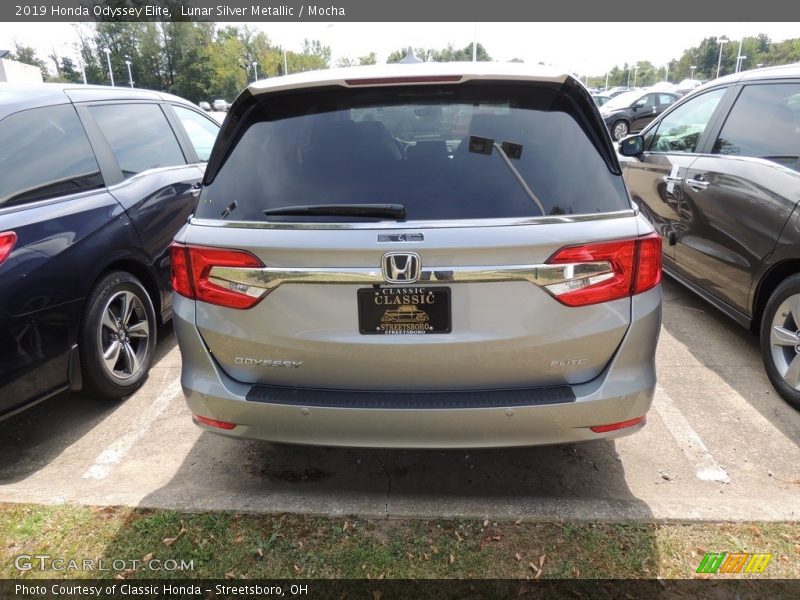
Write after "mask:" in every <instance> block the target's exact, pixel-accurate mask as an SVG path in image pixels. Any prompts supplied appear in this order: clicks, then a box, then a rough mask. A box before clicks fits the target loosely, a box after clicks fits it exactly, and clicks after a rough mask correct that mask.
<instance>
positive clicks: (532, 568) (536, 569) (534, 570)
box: [528, 562, 539, 573]
mask: <svg viewBox="0 0 800 600" xmlns="http://www.w3.org/2000/svg"><path fill="white" fill-rule="evenodd" d="M528 566H529V567H530V569H531V571H533V572H534V573H537V572H538V571H539V567H537V566H536V565H535V564H533V563H532V562H529V563H528Z"/></svg>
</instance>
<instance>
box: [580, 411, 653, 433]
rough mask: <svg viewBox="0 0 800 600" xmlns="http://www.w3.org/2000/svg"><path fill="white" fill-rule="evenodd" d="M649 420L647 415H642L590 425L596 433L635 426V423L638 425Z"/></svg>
mask: <svg viewBox="0 0 800 600" xmlns="http://www.w3.org/2000/svg"><path fill="white" fill-rule="evenodd" d="M646 420H647V415H642V416H641V417H636V418H635V419H628V420H627V421H621V422H620V423H610V424H608V425H595V426H594V427H589V429H591V430H592V431H594V432H595V433H607V432H609V431H617V430H618V429H625V428H626V427H633V426H634V425H638V424H639V423H644V422H645V421H646Z"/></svg>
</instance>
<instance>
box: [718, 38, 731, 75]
mask: <svg viewBox="0 0 800 600" xmlns="http://www.w3.org/2000/svg"><path fill="white" fill-rule="evenodd" d="M717 41H718V42H719V58H718V59H717V77H719V68H720V66H721V65H722V47H723V46H724V45H725V44H727V43H728V42H730V40H729V39H728V38H726V37H725V36H724V35H723V36H722V37H721V38H719V40H717Z"/></svg>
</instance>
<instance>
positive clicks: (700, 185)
mask: <svg viewBox="0 0 800 600" xmlns="http://www.w3.org/2000/svg"><path fill="white" fill-rule="evenodd" d="M686 185H688V186H689V187H690V188H692V189H693V190H695V191H696V192H701V191H703V190H704V189H706V188H707V187H708V186H709V185H710V182H708V181H705V180H704V179H687V180H686Z"/></svg>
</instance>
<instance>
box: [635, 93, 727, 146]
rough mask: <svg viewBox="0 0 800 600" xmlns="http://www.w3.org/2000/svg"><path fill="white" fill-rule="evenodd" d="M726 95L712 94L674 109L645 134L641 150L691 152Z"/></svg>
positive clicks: (703, 95) (688, 101)
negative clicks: (643, 148)
mask: <svg viewBox="0 0 800 600" xmlns="http://www.w3.org/2000/svg"><path fill="white" fill-rule="evenodd" d="M726 91H727V90H726V89H725V88H720V89H716V90H712V91H710V92H706V93H705V94H701V95H700V96H695V97H694V98H691V99H689V100H687V101H686V102H684V103H683V104H682V105H681V106H678V107H676V108H675V110H673V111H672V112H671V113H669V114H668V115H667V116H666V117H664V118H663V119H661V121H660V122H659V124H658V125H657V126H656V127H655V128H653V129H651V130H650V132H648V133H649V135H646V136H645V140H644V147H645V148H647V149H648V150H650V151H651V152H694V151H695V150H696V149H697V142H699V141H700V137H701V136H702V135H703V132H704V131H705V130H706V127H707V126H708V122H709V121H710V120H711V116H712V115H713V114H714V110H715V109H716V108H717V104H719V101H720V100H722V97H723V96H724V95H725V92H726ZM648 138H649V139H648Z"/></svg>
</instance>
